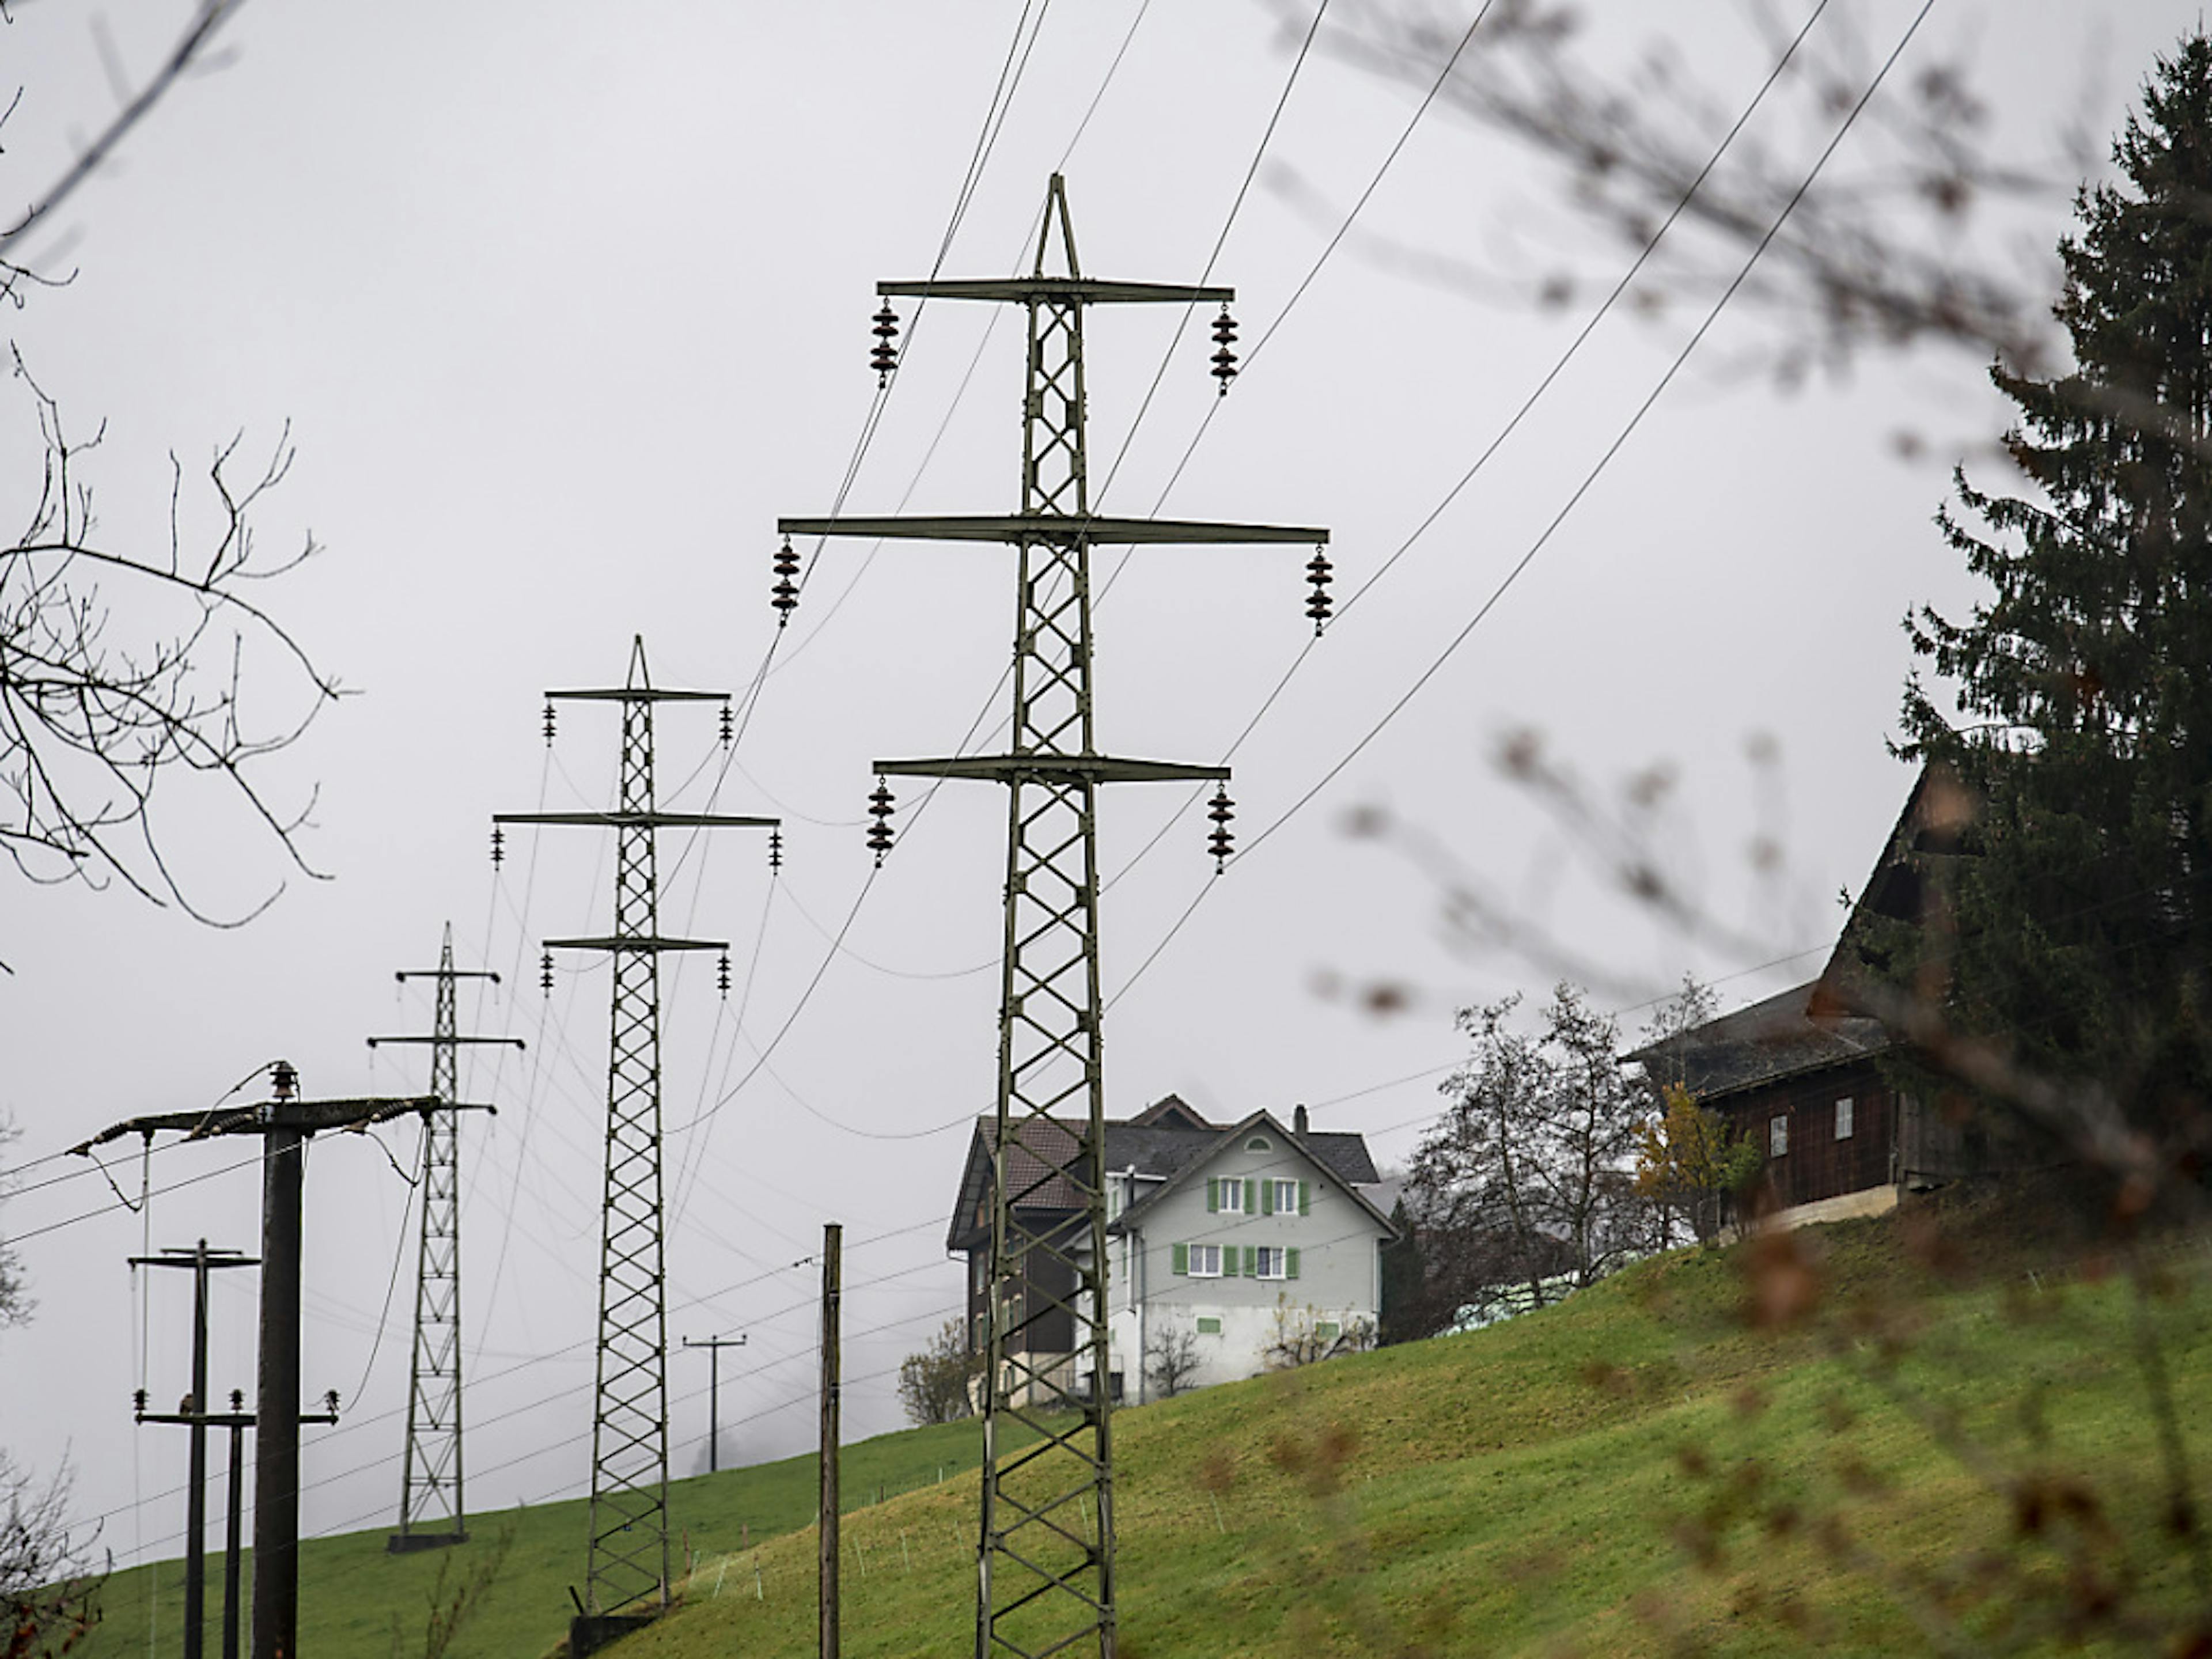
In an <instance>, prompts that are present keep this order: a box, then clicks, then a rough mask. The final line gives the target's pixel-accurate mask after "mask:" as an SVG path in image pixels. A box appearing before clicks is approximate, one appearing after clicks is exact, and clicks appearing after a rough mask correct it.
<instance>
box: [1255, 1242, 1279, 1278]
mask: <svg viewBox="0 0 2212 1659" xmlns="http://www.w3.org/2000/svg"><path fill="white" fill-rule="evenodd" d="M1253 1261H1254V1265H1255V1267H1257V1268H1258V1270H1259V1272H1258V1274H1257V1277H1259V1278H1261V1279H1280V1278H1282V1277H1284V1267H1283V1252H1282V1249H1281V1248H1280V1247H1279V1246H1277V1245H1273V1244H1262V1245H1261V1246H1260V1247H1259V1248H1258V1249H1256V1250H1255V1251H1254V1252H1253Z"/></svg>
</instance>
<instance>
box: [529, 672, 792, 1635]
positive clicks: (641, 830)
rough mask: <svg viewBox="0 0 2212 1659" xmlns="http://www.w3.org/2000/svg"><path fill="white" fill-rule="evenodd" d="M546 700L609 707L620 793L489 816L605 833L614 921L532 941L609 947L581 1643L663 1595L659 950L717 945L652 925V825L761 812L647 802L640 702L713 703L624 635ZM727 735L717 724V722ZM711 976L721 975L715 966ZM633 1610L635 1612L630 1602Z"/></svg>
mask: <svg viewBox="0 0 2212 1659" xmlns="http://www.w3.org/2000/svg"><path fill="white" fill-rule="evenodd" d="M545 695H546V699H547V705H546V735H547V738H548V740H549V741H550V738H551V736H552V705H553V704H554V703H556V702H564V701H568V702H618V703H620V704H621V705H622V720H623V746H622V788H621V804H620V805H619V806H618V808H617V810H616V811H611V812H507V813H501V814H499V815H498V816H497V817H496V818H495V823H499V824H510V823H560V824H593V825H597V826H599V827H602V828H607V829H613V830H614V831H615V832H616V835H617V842H616V851H615V926H614V932H613V933H610V934H608V935H606V936H605V937H604V938H598V939H547V940H546V941H545V946H546V958H545V960H546V966H547V975H548V981H549V985H550V972H551V963H552V954H551V953H552V952H553V951H562V950H565V951H608V952H610V953H611V954H612V956H613V957H614V981H615V982H614V1003H613V1021H612V1035H611V1045H610V1053H609V1058H608V1063H607V1169H606V1187H605V1231H604V1232H603V1234H602V1237H601V1243H600V1251H599V1361H598V1374H597V1400H596V1409H595V1410H594V1413H593V1415H592V1498H591V1544H590V1553H589V1556H588V1559H587V1561H586V1571H585V1591H584V1595H583V1596H582V1598H581V1603H582V1616H581V1617H580V1618H579V1619H577V1620H575V1621H574V1625H573V1626H571V1635H570V1647H571V1650H572V1651H574V1653H576V1654H578V1655H579V1656H580V1655H582V1654H586V1653H588V1652H590V1651H592V1650H593V1649H594V1648H597V1647H599V1645H601V1644H603V1643H604V1642H605V1641H608V1640H611V1639H612V1638H614V1637H616V1636H617V1635H619V1634H621V1633H622V1632H624V1631H626V1630H629V1629H632V1628H634V1627H635V1626H639V1625H641V1624H643V1623H645V1622H647V1620H650V1619H651V1618H653V1616H654V1615H655V1614H657V1613H659V1611H660V1610H662V1609H663V1608H665V1607H666V1606H667V1605H668V1586H669V1552H668V1371H667V1361H668V1318H667V1304H666V1296H665V1279H664V1277H663V1272H662V1261H663V1240H662V1231H661V1159H660V958H661V956H662V955H663V954H664V953H665V952H667V951H721V952H722V953H723V954H724V957H725V960H726V959H727V953H728V951H729V946H728V945H727V944H726V942H724V941H721V940H707V939H669V938H665V937H663V935H662V934H661V932H660V921H659V879H658V876H657V873H656V866H655V856H654V854H655V847H656V837H657V836H658V835H659V831H661V830H663V829H774V828H775V826H776V825H777V823H779V822H780V821H779V820H778V819H775V818H766V817H730V816H726V815H723V814H720V813H708V812H664V811H660V810H659V808H658V807H656V806H655V805H654V804H653V708H654V707H655V706H656V705H657V704H660V703H665V702H717V703H720V705H721V706H722V708H724V710H725V711H726V710H727V709H728V708H729V704H730V700H729V696H728V695H727V694H726V693H725V692H720V691H670V690H659V689H658V688H656V687H655V686H654V685H653V683H652V678H651V676H650V675H649V674H648V673H647V669H646V662H645V641H643V640H642V639H639V640H637V641H635V643H634V645H633V647H632V649H631V653H630V663H629V683H628V684H625V685H623V687H621V688H619V689H614V690H588V691H549V692H547V693H546V694H545ZM722 729H723V734H724V738H725V741H727V739H728V736H729V732H730V725H729V720H728V719H727V718H726V717H725V719H724V720H723V725H722ZM724 980H725V983H726V981H727V975H726V973H725V975H724ZM641 1609H642V1610H641Z"/></svg>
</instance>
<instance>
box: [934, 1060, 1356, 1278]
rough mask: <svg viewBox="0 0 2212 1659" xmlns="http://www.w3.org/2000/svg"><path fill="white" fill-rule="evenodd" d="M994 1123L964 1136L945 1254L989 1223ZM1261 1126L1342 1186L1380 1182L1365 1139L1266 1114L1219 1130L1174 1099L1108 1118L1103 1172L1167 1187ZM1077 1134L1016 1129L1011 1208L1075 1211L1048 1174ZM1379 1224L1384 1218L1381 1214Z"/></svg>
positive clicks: (1040, 1121)
mask: <svg viewBox="0 0 2212 1659" xmlns="http://www.w3.org/2000/svg"><path fill="white" fill-rule="evenodd" d="M1262 1123H1264V1124H1265V1126H1266V1127H1267V1131H1268V1133H1273V1134H1276V1135H1279V1136H1280V1137H1281V1138H1282V1139H1284V1140H1285V1142H1287V1143H1288V1144H1289V1145H1291V1146H1293V1147H1296V1148H1297V1150H1299V1151H1300V1152H1304V1155H1305V1156H1306V1158H1308V1159H1310V1161H1311V1162H1312V1163H1314V1164H1316V1165H1318V1166H1319V1167H1320V1168H1321V1169H1322V1170H1324V1171H1325V1172H1327V1173H1328V1175H1330V1176H1334V1177H1335V1179H1336V1180H1337V1181H1338V1182H1340V1183H1341V1184H1342V1185H1343V1186H1345V1187H1346V1188H1352V1187H1355V1186H1364V1185H1368V1184H1370V1183H1372V1182H1375V1181H1376V1180H1377V1179H1379V1177H1378V1176H1377V1175H1376V1170H1375V1160H1374V1158H1372V1157H1370V1155H1369V1153H1368V1151H1367V1141H1366V1138H1365V1137H1364V1136H1363V1135H1360V1134H1358V1133H1351V1132H1347V1131H1343V1130H1325V1131H1321V1132H1318V1133H1314V1132H1309V1133H1306V1134H1304V1135H1297V1134H1293V1133H1291V1131H1290V1130H1288V1129H1285V1127H1283V1126H1282V1124H1281V1123H1280V1122H1279V1121H1277V1120H1276V1119H1275V1118H1274V1117H1273V1116H1272V1115H1270V1114H1268V1113H1267V1112H1264V1111H1261V1112H1255V1113H1254V1114H1252V1115H1251V1116H1249V1117H1248V1118H1246V1119H1245V1120H1244V1121H1243V1122H1242V1123H1239V1124H1237V1125H1235V1126H1233V1127H1223V1126H1221V1125H1219V1124H1216V1123H1208V1122H1207V1121H1206V1120H1205V1119H1204V1118H1203V1117H1201V1116H1200V1115H1198V1113H1197V1112H1196V1111H1194V1110H1193V1109H1191V1107H1190V1106H1189V1105H1188V1103H1185V1102H1183V1101H1182V1100H1179V1099H1177V1098H1176V1097H1175V1096H1173V1095H1169V1096H1167V1097H1164V1098H1163V1099H1161V1100H1158V1101H1157V1102H1155V1103H1153V1104H1152V1106H1150V1107H1148V1108H1146V1109H1145V1110H1144V1111H1143V1112H1141V1113H1139V1114H1138V1115H1137V1116H1135V1117H1133V1118H1126V1119H1112V1118H1109V1119H1108V1120H1107V1123H1106V1148H1105V1152H1106V1158H1105V1162H1106V1168H1107V1169H1108V1170H1109V1171H1110V1172H1112V1173H1114V1174H1116V1175H1119V1174H1121V1173H1123V1172H1125V1171H1129V1170H1133V1171H1135V1172H1136V1173H1137V1174H1138V1175H1139V1176H1146V1177H1149V1178H1150V1179H1152V1180H1153V1181H1157V1182H1164V1183H1166V1186H1169V1187H1172V1186H1173V1185H1174V1184H1175V1183H1176V1182H1177V1181H1178V1180H1179V1179H1180V1178H1181V1177H1182V1176H1184V1175H1185V1174H1187V1173H1188V1171H1190V1170H1193V1169H1194V1168H1195V1167H1196V1166H1197V1165H1199V1164H1201V1163H1203V1162H1205V1161H1206V1160H1207V1159H1208V1158H1212V1156H1213V1155H1214V1154H1215V1153H1216V1152H1219V1151H1221V1150H1222V1149H1223V1148H1224V1147H1225V1146H1227V1145H1228V1144H1229V1143H1230V1141H1231V1138H1232V1137H1234V1136H1236V1135H1237V1134H1239V1133H1247V1134H1249V1133H1252V1131H1253V1129H1254V1127H1255V1126H1257V1125H1260V1124H1262ZM993 1124H994V1120H993V1119H992V1118H988V1117H979V1118H977V1119H976V1120H975V1131H974V1133H972V1134H971V1135H970V1136H969V1140H968V1161H967V1163H966V1164H965V1165H964V1167H963V1170H962V1171H961V1176H960V1191H959V1195H958V1197H957V1198H956V1199H955V1200H954V1201H953V1206H952V1218H951V1225H950V1226H949V1227H948V1229H947V1230H946V1232H945V1249H948V1250H960V1249H970V1248H972V1247H973V1243H974V1241H975V1239H976V1237H978V1236H979V1234H980V1233H981V1231H983V1230H985V1229H987V1227H988V1226H989V1225H990V1213H989V1211H988V1209H987V1207H986V1206H987V1201H988V1199H989V1195H990V1181H991V1137H992V1130H993ZM1080 1134H1081V1127H1080V1126H1079V1125H1077V1124H1072V1123H1069V1122H1066V1121H1064V1120H1061V1119H1058V1118H1030V1120H1028V1121H1026V1122H1024V1123H1022V1124H1020V1125H1018V1126H1017V1127H1016V1129H1015V1133H1014V1145H1013V1146H1011V1147H1009V1148H1008V1149H1007V1158H1006V1163H1007V1171H1006V1180H1007V1183H1008V1185H1009V1187H1010V1188H1012V1191H1013V1193H1014V1194H1015V1200H1014V1207H1015V1208H1016V1210H1018V1211H1020V1212H1039V1213H1043V1214H1048V1213H1053V1212H1061V1213H1066V1212H1072V1211H1073V1210H1075V1209H1077V1208H1079V1200H1078V1196H1077V1194H1076V1192H1075V1190H1074V1188H1073V1186H1072V1185H1071V1184H1070V1183H1069V1182H1067V1181H1066V1179H1065V1178H1064V1177H1062V1176H1056V1175H1051V1174H1049V1173H1048V1164H1065V1163H1066V1162H1067V1161H1068V1160H1069V1159H1071V1158H1073V1156H1074V1155H1075V1152H1076V1149H1077V1147H1078V1146H1079V1144H1080ZM1039 1153H1042V1154H1043V1156H1042V1157H1040V1156H1038V1154H1039ZM1164 1189H1165V1188H1162V1189H1161V1190H1164ZM1156 1195H1157V1194H1148V1195H1147V1197H1146V1202H1150V1201H1151V1199H1152V1197H1153V1196H1156ZM1361 1201H1362V1202H1363V1203H1364V1202H1366V1200H1361ZM1133 1207H1139V1206H1133ZM1368 1207H1369V1208H1370V1210H1371V1209H1373V1208H1374V1206H1373V1205H1371V1204H1369V1205H1368ZM1378 1218H1380V1216H1379V1212H1378ZM1383 1225H1384V1226H1386V1227H1387V1226H1389V1221H1388V1219H1387V1218H1383Z"/></svg>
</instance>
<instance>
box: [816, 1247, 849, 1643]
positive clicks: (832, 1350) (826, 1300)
mask: <svg viewBox="0 0 2212 1659" xmlns="http://www.w3.org/2000/svg"><path fill="white" fill-rule="evenodd" d="M844 1249H845V1230H844V1228H842V1227H841V1226H840V1225H837V1223H836V1222H834V1221H830V1222H825V1223H824V1224H823V1228H822V1524H821V1526H820V1527H819V1528H817V1531H818V1532H819V1533H820V1534H821V1546H822V1550H821V1555H822V1563H821V1565H822V1651H821V1659H837V1389H838V1372H839V1369H840V1364H841V1361H840V1357H839V1352H838V1340H837V1322H838V1319H839V1317H840V1314H839V1310H838V1305H837V1304H838V1301H839V1299H840V1297H842V1295H843V1291H844V1265H843V1258H844Z"/></svg>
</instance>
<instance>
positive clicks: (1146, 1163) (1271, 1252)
mask: <svg viewBox="0 0 2212 1659" xmlns="http://www.w3.org/2000/svg"><path fill="white" fill-rule="evenodd" d="M988 1129H989V1126H988V1124H987V1123H979V1124H978V1125H977V1127H976V1133H975V1140H974V1142H973V1143H972V1144H971V1147H970V1152H969V1163H968V1170H967V1174H966V1176H965V1177H964V1178H963V1183H962V1191H961V1196H960V1199H959V1200H958V1203H957V1206H956V1208H955V1212H954V1217H953V1225H952V1230H951V1234H950V1235H949V1236H948V1238H947V1241H946V1242H947V1245H948V1248H950V1249H954V1250H958V1251H964V1252H965V1253H966V1254H967V1255H968V1256H969V1287H970V1292H971V1307H970V1319H969V1331H970V1340H971V1343H976V1344H978V1345H980V1334H981V1330H982V1329H983V1328H984V1327H983V1322H982V1315H983V1311H984V1307H985V1298H984V1296H983V1290H984V1285H983V1280H984V1273H983V1271H982V1269H983V1263H984V1261H985V1259H986V1257H987V1249H988V1240H987V1235H985V1234H984V1233H983V1231H982V1229H981V1226H980V1225H978V1224H979V1223H981V1221H982V1220H983V1218H984V1217H985V1216H987V1203H988V1181H989V1170H990V1162H991V1160H990V1158H989V1152H988V1146H989V1143H988V1139H987V1137H988ZM1105 1152H1106V1163H1107V1205H1108V1209H1107V1214H1108V1245H1107V1248H1108V1250H1109V1257H1108V1261H1107V1289H1108V1300H1109V1319H1108V1341H1109V1351H1110V1359H1109V1370H1110V1373H1111V1374H1110V1376H1109V1389H1110V1391H1111V1395H1112V1397H1113V1398H1115V1399H1116V1400H1118V1401H1121V1402H1124V1403H1129V1404H1135V1403H1139V1402H1141V1401H1147V1400H1152V1399H1157V1398H1158V1397H1160V1395H1162V1394H1163V1393H1164V1392H1165V1391H1167V1390H1168V1389H1170V1388H1173V1389H1188V1388H1203V1387H1206V1386H1208V1385H1210V1384H1212V1383H1227V1382H1233V1381H1235V1380H1237V1379H1238V1378H1240V1377H1246V1376H1255V1375H1257V1374H1258V1373H1259V1372H1261V1371H1263V1370H1271V1369H1273V1368H1275V1367H1277V1366H1279V1365H1281V1364H1286V1363H1291V1362H1292V1361H1293V1360H1294V1359H1295V1360H1304V1359H1311V1358H1321V1357H1323V1356H1325V1355H1326V1354H1328V1353H1329V1352H1335V1351H1338V1350H1340V1349H1342V1348H1345V1347H1350V1346H1358V1345H1359V1344H1360V1343H1361V1342H1362V1341H1364V1340H1371V1338H1372V1334H1373V1332H1374V1330H1375V1328H1376V1323H1377V1321H1378V1318H1379V1315H1380V1312H1381V1306H1382V1249H1383V1245H1384V1244H1386V1243H1389V1241H1390V1240H1391V1238H1392V1237H1394V1234H1393V1231H1392V1229H1391V1226H1390V1222H1389V1218H1388V1217H1387V1216H1385V1215H1384V1214H1383V1212H1381V1211H1380V1210H1379V1209H1377V1208H1376V1206H1375V1205H1374V1203H1372V1202H1371V1201H1370V1200H1369V1199H1368V1198H1367V1197H1366V1196H1365V1195H1364V1194H1363V1192H1362V1190H1361V1188H1364V1187H1369V1186H1372V1185H1374V1184H1375V1182H1376V1179H1377V1176H1376V1170H1375V1165H1374V1162H1373V1160H1372V1158H1370V1156H1369V1154H1368V1151H1367V1146H1366V1142H1365V1140H1364V1139H1363V1138H1362V1137H1361V1136H1359V1135H1357V1134H1352V1133H1335V1132H1322V1133H1315V1132H1313V1131H1312V1130H1311V1129H1310V1127H1309V1125H1308V1123H1307V1121H1306V1116H1305V1109H1304V1107H1300V1108H1298V1109H1297V1111H1296V1112H1295V1113H1294V1114H1293V1116H1292V1119H1291V1124H1290V1125H1289V1126H1288V1127H1285V1125H1284V1124H1283V1123H1282V1122H1281V1121H1279V1120H1278V1119H1276V1118H1275V1117H1274V1116H1273V1115H1272V1114H1269V1113H1267V1112H1264V1111H1262V1112H1255V1113H1254V1114H1252V1115H1250V1116H1249V1117H1247V1118H1245V1119H1244V1120H1243V1121H1241V1122H1238V1123H1236V1124H1233V1125H1224V1124H1216V1123H1209V1122H1207V1121H1206V1120H1205V1119H1204V1118H1202V1117H1200V1115H1198V1114H1197V1113H1196V1112H1194V1111H1193V1110H1192V1109H1191V1108H1190V1107H1188V1105H1186V1104H1184V1103H1183V1102H1182V1101H1181V1100H1179V1099H1177V1098H1176V1097H1174V1096H1172V1095H1170V1096H1169V1097H1166V1098H1165V1099H1164V1100H1162V1101H1160V1102H1158V1103H1156V1104H1154V1105H1153V1106H1152V1107H1151V1108H1150V1109H1147V1110H1146V1111H1145V1112H1144V1113H1142V1114H1141V1115H1139V1116H1137V1117H1135V1118H1131V1119H1127V1120H1113V1121H1109V1122H1108V1123H1107V1125H1106V1146H1105ZM1053 1219H1054V1218H1048V1216H1046V1215H1044V1214H1042V1213H1039V1214H1036V1215H1035V1216H1034V1217H1033V1218H1030V1217H1025V1218H1024V1226H1025V1227H1027V1228H1029V1229H1031V1230H1034V1231H1043V1230H1044V1229H1045V1227H1046V1226H1047V1225H1049V1224H1050V1222H1051V1221H1052V1220H1053ZM1072 1335H1073V1333H1072V1330H1071V1331H1070V1332H1068V1333H1067V1334H1066V1335H1065V1336H1062V1337H1060V1341H1062V1342H1065V1341H1066V1340H1069V1338H1071V1337H1072ZM1040 1336H1041V1340H1039V1341H1038V1342H1037V1344H1036V1348H1037V1349H1038V1350H1039V1351H1043V1350H1047V1349H1048V1347H1049V1346H1051V1344H1052V1341H1053V1336H1052V1334H1051V1332H1050V1330H1049V1328H1046V1327H1045V1325H1044V1322H1040ZM1043 1357H1044V1356H1043V1352H1038V1353H1037V1354H1036V1358H1039V1359H1042V1358H1043ZM1067 1359H1068V1363H1069V1364H1071V1366H1072V1365H1073V1364H1075V1363H1076V1360H1075V1356H1073V1355H1072V1354H1071V1355H1069V1356H1067ZM1083 1363H1084V1364H1085V1365H1086V1367H1087V1364H1088V1362H1087V1361H1085V1362H1083ZM1164 1371H1167V1372H1171V1373H1172V1375H1171V1376H1164V1374H1163V1373H1164ZM1089 1381H1090V1380H1089V1379H1088V1378H1087V1376H1086V1377H1084V1378H1082V1379H1080V1380H1079V1383H1078V1386H1088V1384H1089Z"/></svg>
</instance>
